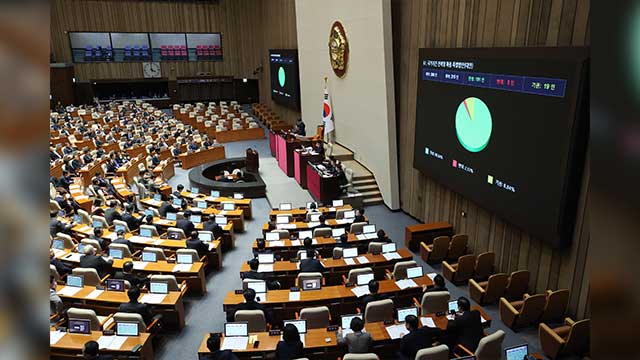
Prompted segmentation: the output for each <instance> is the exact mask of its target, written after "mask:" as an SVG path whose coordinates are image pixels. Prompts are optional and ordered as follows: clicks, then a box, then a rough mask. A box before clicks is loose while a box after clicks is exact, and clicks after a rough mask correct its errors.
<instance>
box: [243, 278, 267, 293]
mask: <svg viewBox="0 0 640 360" xmlns="http://www.w3.org/2000/svg"><path fill="white" fill-rule="evenodd" d="M247 288H249V289H253V291H255V292H256V294H262V293H266V292H267V282H266V281H248V282H247Z"/></svg>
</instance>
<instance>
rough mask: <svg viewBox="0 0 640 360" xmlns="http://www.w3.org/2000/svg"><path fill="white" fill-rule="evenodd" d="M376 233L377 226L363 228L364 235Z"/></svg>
mask: <svg viewBox="0 0 640 360" xmlns="http://www.w3.org/2000/svg"><path fill="white" fill-rule="evenodd" d="M375 232H376V226H375V225H373V224H372V225H365V226H363V227H362V233H363V234H372V233H375Z"/></svg>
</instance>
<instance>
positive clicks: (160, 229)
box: [142, 215, 162, 234]
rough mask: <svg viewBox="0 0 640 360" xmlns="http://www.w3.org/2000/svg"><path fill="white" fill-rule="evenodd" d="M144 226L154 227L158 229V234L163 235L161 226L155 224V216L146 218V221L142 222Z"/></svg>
mask: <svg viewBox="0 0 640 360" xmlns="http://www.w3.org/2000/svg"><path fill="white" fill-rule="evenodd" d="M142 225H149V226H153V227H154V228H156V231H157V232H158V234H162V228H161V227H160V226H159V225H155V224H154V223H153V215H147V216H145V217H144V220H142Z"/></svg>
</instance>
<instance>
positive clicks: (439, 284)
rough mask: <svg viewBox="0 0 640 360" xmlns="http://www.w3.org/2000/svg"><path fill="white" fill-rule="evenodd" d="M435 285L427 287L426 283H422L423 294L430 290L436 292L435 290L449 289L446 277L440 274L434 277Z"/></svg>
mask: <svg viewBox="0 0 640 360" xmlns="http://www.w3.org/2000/svg"><path fill="white" fill-rule="evenodd" d="M433 284H434V285H433V286H432V287H430V288H427V286H426V285H422V295H424V294H426V293H428V292H435V291H449V290H447V286H446V284H445V282H444V277H443V276H442V275H440V274H438V275H436V276H435V277H434V278H433Z"/></svg>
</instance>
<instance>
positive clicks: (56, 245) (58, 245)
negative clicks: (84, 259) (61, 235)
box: [51, 239, 64, 250]
mask: <svg viewBox="0 0 640 360" xmlns="http://www.w3.org/2000/svg"><path fill="white" fill-rule="evenodd" d="M51 248H52V249H56V250H64V241H62V240H60V239H53V241H51Z"/></svg>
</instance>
